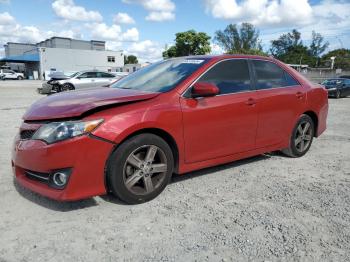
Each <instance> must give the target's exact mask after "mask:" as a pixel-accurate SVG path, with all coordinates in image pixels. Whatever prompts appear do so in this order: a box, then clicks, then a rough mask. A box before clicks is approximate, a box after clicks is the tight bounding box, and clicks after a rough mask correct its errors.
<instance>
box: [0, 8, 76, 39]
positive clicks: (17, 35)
mask: <svg viewBox="0 0 350 262" xmlns="http://www.w3.org/2000/svg"><path fill="white" fill-rule="evenodd" d="M4 14H5V15H4ZM1 17H5V18H6V19H0V45H3V44H5V43H7V42H23V43H33V44H34V43H37V42H40V41H42V40H45V39H46V38H50V37H53V36H62V37H70V38H82V35H81V33H80V31H79V30H71V29H69V30H63V31H60V32H54V31H43V30H40V29H39V28H37V27H36V26H23V25H21V24H19V23H17V22H16V19H15V18H14V17H12V16H11V15H10V14H8V13H0V18H1Z"/></svg>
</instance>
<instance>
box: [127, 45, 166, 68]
mask: <svg viewBox="0 0 350 262" xmlns="http://www.w3.org/2000/svg"><path fill="white" fill-rule="evenodd" d="M163 51H164V48H163V47H161V46H160V45H159V44H158V43H156V42H153V41H151V40H145V41H140V42H136V43H132V44H131V45H130V46H128V47H127V48H126V50H125V53H126V54H129V55H130V54H133V55H136V56H137V58H138V60H139V62H141V63H144V62H155V61H158V60H161V59H162V52H163Z"/></svg>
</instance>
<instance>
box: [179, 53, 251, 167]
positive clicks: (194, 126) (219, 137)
mask: <svg viewBox="0 0 350 262" xmlns="http://www.w3.org/2000/svg"><path fill="white" fill-rule="evenodd" d="M197 81H198V82H210V83H213V84H215V85H216V86H217V87H218V88H219V90H220V94H219V95H217V96H214V97H201V98H192V97H191V96H190V89H189V90H188V92H186V94H185V95H184V96H183V97H181V98H180V103H181V108H182V113H183V126H184V138H185V159H186V162H188V163H193V162H198V161H204V160H208V159H214V158H218V157H222V156H227V155H231V154H235V153H239V152H244V151H249V150H252V149H254V148H255V135H256V127H257V110H256V105H255V99H256V92H255V91H254V90H252V85H251V78H250V71H249V66H248V62H247V60H245V59H229V60H224V61H220V62H218V63H217V64H216V65H214V66H213V67H212V68H210V69H209V70H208V71H207V72H206V73H204V74H203V75H202V76H201V77H200V78H199V79H198V80H197Z"/></svg>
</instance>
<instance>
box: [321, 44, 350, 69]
mask: <svg viewBox="0 0 350 262" xmlns="http://www.w3.org/2000/svg"><path fill="white" fill-rule="evenodd" d="M331 57H335V60H334V68H341V69H343V70H349V69H350V49H345V48H341V49H335V50H332V51H330V52H328V53H327V54H325V55H323V56H322V58H321V63H322V64H323V65H325V66H327V67H329V66H330V64H331V63H330V61H331Z"/></svg>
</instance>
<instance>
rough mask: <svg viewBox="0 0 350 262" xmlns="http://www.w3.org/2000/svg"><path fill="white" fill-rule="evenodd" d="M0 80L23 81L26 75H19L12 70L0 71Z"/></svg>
mask: <svg viewBox="0 0 350 262" xmlns="http://www.w3.org/2000/svg"><path fill="white" fill-rule="evenodd" d="M0 79H1V80H6V79H13V80H23V79H24V74H23V73H17V72H15V71H13V70H10V69H0Z"/></svg>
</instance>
